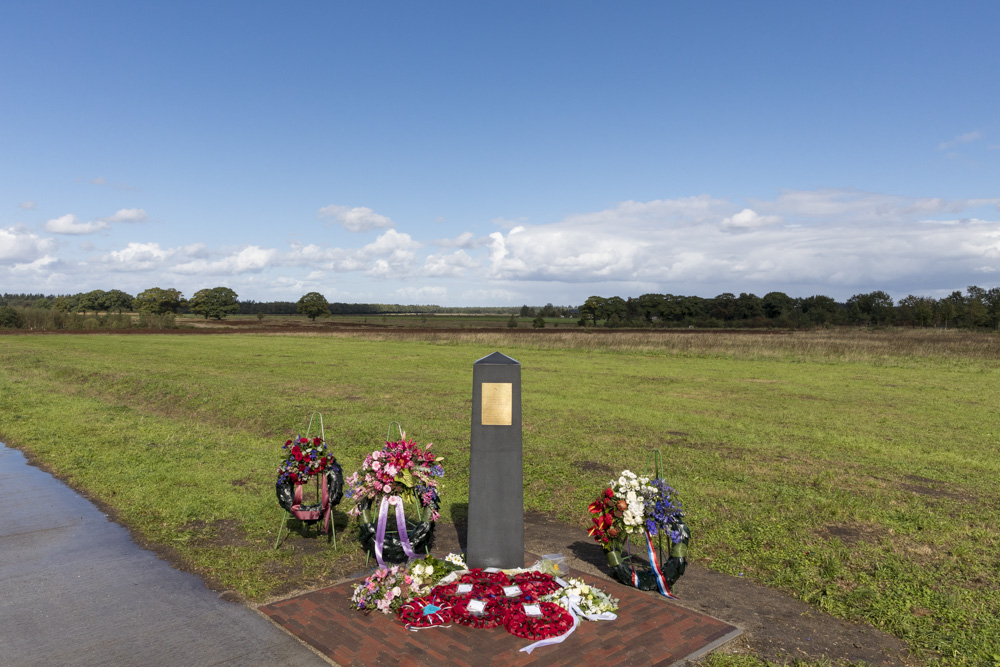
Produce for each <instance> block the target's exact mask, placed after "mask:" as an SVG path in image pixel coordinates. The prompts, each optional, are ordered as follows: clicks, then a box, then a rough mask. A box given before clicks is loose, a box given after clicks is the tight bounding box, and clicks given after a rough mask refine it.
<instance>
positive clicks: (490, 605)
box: [451, 600, 562, 628]
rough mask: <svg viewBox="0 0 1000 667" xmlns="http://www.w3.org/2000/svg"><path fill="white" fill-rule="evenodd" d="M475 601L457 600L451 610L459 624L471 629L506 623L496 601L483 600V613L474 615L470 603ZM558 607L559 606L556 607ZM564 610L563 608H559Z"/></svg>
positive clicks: (492, 626)
mask: <svg viewBox="0 0 1000 667" xmlns="http://www.w3.org/2000/svg"><path fill="white" fill-rule="evenodd" d="M470 602H473V600H456V601H455V604H454V606H453V607H452V609H451V616H452V618H453V619H454V620H455V622H457V623H461V624H462V625H464V626H466V627H470V628H495V627H497V626H498V625H502V624H503V622H504V610H503V608H502V607H501V606H500V605H499V604H497V603H496V601H494V600H483V602H485V603H486V606H485V608H484V609H483V613H482V614H480V615H478V616H477V615H476V614H473V613H472V612H470V611H469V603H470ZM556 606H557V607H558V606H559V605H556ZM559 608H560V609H562V607H559Z"/></svg>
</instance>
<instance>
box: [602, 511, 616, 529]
mask: <svg viewBox="0 0 1000 667" xmlns="http://www.w3.org/2000/svg"><path fill="white" fill-rule="evenodd" d="M601 519H602V520H603V522H604V528H610V527H611V524H613V523H614V522H615V518H614V517H613V516H611V515H610V514H605V515H604V516H602V517H601Z"/></svg>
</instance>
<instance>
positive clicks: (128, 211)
mask: <svg viewBox="0 0 1000 667" xmlns="http://www.w3.org/2000/svg"><path fill="white" fill-rule="evenodd" d="M145 219H146V211H144V210H143V209H141V208H122V209H119V210H118V211H117V212H116V213H115V214H114V215H112V216H110V217H107V218H101V220H103V221H104V222H142V221H144V220H145Z"/></svg>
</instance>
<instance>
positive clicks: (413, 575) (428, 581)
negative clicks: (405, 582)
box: [409, 556, 461, 595]
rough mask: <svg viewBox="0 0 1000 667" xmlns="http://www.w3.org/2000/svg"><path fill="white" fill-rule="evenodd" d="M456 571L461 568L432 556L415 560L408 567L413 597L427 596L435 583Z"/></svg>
mask: <svg viewBox="0 0 1000 667" xmlns="http://www.w3.org/2000/svg"><path fill="white" fill-rule="evenodd" d="M458 569H461V568H459V567H458V566H456V565H454V564H452V563H450V562H448V561H444V560H439V559H437V558H435V557H434V556H427V557H426V558H421V559H420V560H415V561H413V562H411V563H410V565H409V572H410V579H411V580H412V582H411V584H410V590H411V591H412V592H413V594H414V595H427V594H428V593H430V592H431V589H432V588H433V587H434V585H435V584H437V582H439V581H440V580H441V579H443V578H444V577H446V576H448V575H449V574H451V573H452V572H454V571H455V570H458Z"/></svg>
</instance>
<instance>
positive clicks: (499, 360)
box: [473, 352, 521, 366]
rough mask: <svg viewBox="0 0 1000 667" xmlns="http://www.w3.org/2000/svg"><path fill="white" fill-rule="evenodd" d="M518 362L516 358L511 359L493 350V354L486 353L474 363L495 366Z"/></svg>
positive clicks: (516, 363) (518, 363) (517, 363)
mask: <svg viewBox="0 0 1000 667" xmlns="http://www.w3.org/2000/svg"><path fill="white" fill-rule="evenodd" d="M520 363H521V362H519V361H518V360H517V359H511V358H510V357H508V356H507V355H506V354H500V353H499V352H494V353H493V354H488V355H486V356H485V357H483V358H482V359H480V360H479V361H477V362H476V364H490V365H494V366H496V365H520ZM476 364H473V365H476Z"/></svg>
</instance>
